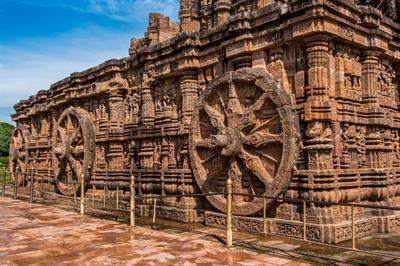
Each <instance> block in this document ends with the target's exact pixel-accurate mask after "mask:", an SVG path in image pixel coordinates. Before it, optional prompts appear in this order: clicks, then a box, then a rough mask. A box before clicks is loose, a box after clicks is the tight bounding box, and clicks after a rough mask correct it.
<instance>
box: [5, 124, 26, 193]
mask: <svg viewBox="0 0 400 266" xmlns="http://www.w3.org/2000/svg"><path fill="white" fill-rule="evenodd" d="M30 140H31V134H30V133H29V130H28V128H27V127H26V126H23V125H18V126H17V127H16V128H15V129H14V131H13V133H12V136H11V140H10V150H9V152H10V156H9V163H10V174H11V176H12V178H13V180H14V183H15V184H16V185H17V186H21V185H22V181H23V179H24V176H25V173H26V171H27V170H28V164H29V161H28V159H29V154H28V147H27V146H28V143H29V142H30Z"/></svg>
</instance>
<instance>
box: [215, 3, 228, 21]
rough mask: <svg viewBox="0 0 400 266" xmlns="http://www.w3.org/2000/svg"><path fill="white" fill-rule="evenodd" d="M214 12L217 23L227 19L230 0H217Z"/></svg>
mask: <svg viewBox="0 0 400 266" xmlns="http://www.w3.org/2000/svg"><path fill="white" fill-rule="evenodd" d="M215 5H216V7H215V12H216V13H217V24H218V25H222V24H224V23H225V22H227V21H228V19H229V15H230V14H229V12H230V10H231V0H217V2H216V4H215Z"/></svg>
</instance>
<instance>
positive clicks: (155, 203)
mask: <svg viewBox="0 0 400 266" xmlns="http://www.w3.org/2000/svg"><path fill="white" fill-rule="evenodd" d="M156 209H157V199H154V206H153V226H154V224H155V223H156Z"/></svg>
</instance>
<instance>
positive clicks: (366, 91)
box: [361, 50, 380, 109]
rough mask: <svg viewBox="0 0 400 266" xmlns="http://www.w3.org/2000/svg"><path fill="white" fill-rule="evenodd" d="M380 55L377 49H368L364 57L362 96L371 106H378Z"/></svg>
mask: <svg viewBox="0 0 400 266" xmlns="http://www.w3.org/2000/svg"><path fill="white" fill-rule="evenodd" d="M379 55H380V52H379V51H377V50H367V51H364V52H363V57H362V78H361V87H362V90H363V91H362V98H363V102H364V103H366V104H367V106H368V107H370V108H374V109H375V108H378V107H379V103H378V88H379V84H378V75H379Z"/></svg>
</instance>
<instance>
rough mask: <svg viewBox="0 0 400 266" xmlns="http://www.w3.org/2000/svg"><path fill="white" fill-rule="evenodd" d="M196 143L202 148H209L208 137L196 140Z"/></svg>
mask: <svg viewBox="0 0 400 266" xmlns="http://www.w3.org/2000/svg"><path fill="white" fill-rule="evenodd" d="M194 145H195V146H196V147H200V148H208V139H202V140H196V141H194Z"/></svg>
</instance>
